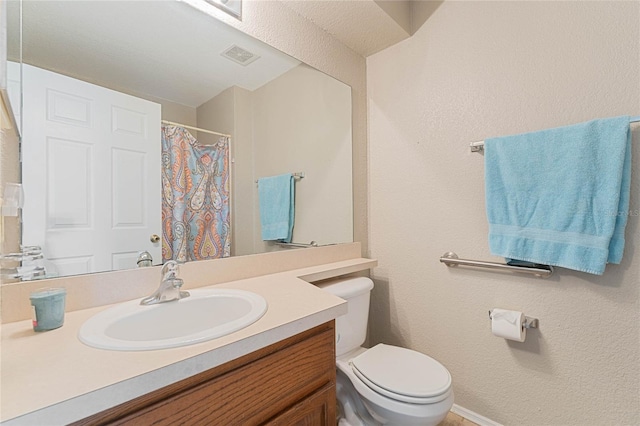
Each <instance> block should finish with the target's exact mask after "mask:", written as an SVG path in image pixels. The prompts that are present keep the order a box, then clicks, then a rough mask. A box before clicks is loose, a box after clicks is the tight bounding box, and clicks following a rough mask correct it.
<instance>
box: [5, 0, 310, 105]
mask: <svg viewBox="0 0 640 426" xmlns="http://www.w3.org/2000/svg"><path fill="white" fill-rule="evenodd" d="M10 3H11V2H10ZM23 8H24V9H23V60H24V62H25V63H29V64H32V65H37V66H39V67H41V68H45V69H49V70H51V71H55V72H59V73H62V74H65V75H69V76H71V77H75V78H79V79H82V80H85V81H90V82H91V83H95V84H99V85H102V86H105V87H110V88H112V89H116V90H121V91H125V92H129V93H136V94H140V95H143V94H148V95H153V96H156V97H159V98H162V99H167V100H170V101H173V102H177V103H179V104H182V105H186V106H190V107H198V106H199V105H201V104H202V103H204V102H206V101H208V100H209V99H211V98H212V97H214V96H216V95H217V94H218V93H220V92H222V91H223V90H225V89H226V88H228V87H230V86H233V85H237V86H240V87H243V88H245V89H248V90H255V89H257V88H258V87H260V86H262V85H264V84H265V83H267V82H268V81H271V80H272V79H274V78H275V77H277V76H279V75H281V74H283V73H284V72H286V71H288V70H289V69H291V68H293V67H295V66H297V65H298V64H300V62H299V61H297V60H296V59H294V58H292V57H290V56H288V55H285V54H284V53H282V52H280V51H278V50H276V49H273V48H271V47H270V46H268V45H266V44H264V43H262V42H260V41H258V40H255V39H253V38H252V37H250V36H247V35H245V34H244V33H242V32H240V31H238V30H236V29H234V28H231V27H229V26H228V25H226V24H224V23H222V22H220V21H218V20H216V19H214V18H212V17H210V16H207V15H206V14H204V13H202V12H200V11H198V10H196V9H194V8H193V7H191V6H189V5H188V4H186V3H183V2H168V1H153V2H149V1H126V2H118V1H33V0H25V2H24V6H23ZM233 45H237V46H239V47H241V48H243V49H245V50H248V51H250V52H252V53H254V54H256V55H258V56H259V59H257V60H256V61H255V62H253V63H251V64H249V65H247V66H242V65H239V64H237V63H235V62H232V61H230V60H229V59H227V58H224V57H223V56H221V53H222V52H224V51H225V50H227V49H228V48H229V47H231V46H233ZM88 76H90V77H88Z"/></svg>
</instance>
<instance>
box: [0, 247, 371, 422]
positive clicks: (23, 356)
mask: <svg viewBox="0 0 640 426" xmlns="http://www.w3.org/2000/svg"><path fill="white" fill-rule="evenodd" d="M359 249H360V245H359V244H358V243H353V244H348V245H340V246H337V247H324V248H317V249H305V250H295V251H292V252H291V253H289V254H288V257H289V259H287V260H286V261H285V262H284V263H288V264H290V265H294V266H297V265H304V264H307V265H308V266H304V267H297V268H296V269H290V270H286V266H282V267H281V268H280V269H285V270H282V271H279V272H275V273H269V274H264V275H263V274H260V275H257V276H255V277H251V278H245V279H239V280H235V281H229V282H222V283H218V284H215V285H214V286H213V287H219V288H229V289H239V290H245V291H251V292H254V293H257V294H259V295H261V296H262V297H264V298H265V299H266V300H267V303H268V310H267V312H266V313H265V315H264V316H263V317H262V318H261V319H259V320H258V321H257V322H255V323H253V324H251V325H250V326H248V327H246V328H244V329H242V330H239V331H237V332H234V333H231V334H229V335H226V336H223V337H220V338H217V339H213V340H210V341H207V342H203V343H198V344H195V345H191V346H183V347H177V348H170V349H162V350H151V351H111V350H102V349H95V348H92V347H89V346H87V345H84V344H83V343H81V342H80V341H79V340H78V337H77V334H78V330H79V328H80V326H81V325H82V324H83V323H84V322H85V321H86V320H87V319H89V318H90V317H92V316H93V315H95V314H96V313H98V312H100V311H102V310H104V309H107V308H108V307H109V306H95V307H89V308H84V309H79V310H75V311H67V314H66V317H65V324H64V325H63V326H62V327H61V328H59V329H56V330H52V331H48V332H43V333H35V332H34V331H32V328H31V321H30V320H21V321H15V322H10V323H5V324H3V327H2V349H1V350H2V385H1V386H2V406H1V409H2V414H1V415H2V423H3V424H6V425H25V424H150V423H154V424H156V423H159V424H175V423H176V421H177V420H178V419H181V420H183V421H184V420H188V423H190V424H194V423H196V424H197V423H204V424H265V423H268V424H283V425H289V424H296V423H298V422H302V423H303V424H331V423H333V419H335V345H334V325H333V322H334V319H335V318H336V317H338V316H340V315H342V314H344V313H346V304H345V302H344V301H343V300H342V299H339V298H337V297H335V296H332V295H330V294H328V293H326V292H324V291H322V290H320V289H319V288H317V287H316V286H314V285H313V284H311V283H312V282H316V281H320V280H323V279H327V278H332V277H336V276H340V275H345V274H351V273H357V272H362V271H366V270H368V269H369V268H372V267H374V266H375V265H376V261H374V260H370V259H363V258H360V257H359ZM305 253H306V254H305ZM256 256H258V257H263V258H264V259H265V260H269V259H276V258H280V257H283V256H282V254H276V253H270V254H262V255H256ZM293 258H296V259H293ZM314 258H315V260H314ZM292 259H293V260H292ZM225 260H226V259H225ZM225 260H218V261H216V262H215V263H214V265H215V266H211V265H207V262H206V261H205V262H194V263H189V264H186V265H183V268H185V272H184V275H185V276H186V277H189V276H192V275H194V274H196V275H199V276H202V275H203V273H204V274H207V273H206V272H204V271H207V270H208V275H209V276H210V277H211V276H212V275H214V274H213V272H214V271H215V268H221V269H220V273H221V275H224V274H225V271H224V268H223V266H224V263H225ZM229 260H230V261H232V262H238V261H243V262H249V263H247V265H249V264H253V265H256V262H255V260H256V258H255V257H253V259H251V257H242V258H234V259H229ZM325 261H326V262H325ZM266 263H267V264H269V262H266ZM221 265H222V266H221ZM189 267H191V268H189ZM269 267H271V268H273V267H275V266H273V264H272V265H271V266H269ZM193 268H197V269H198V271H193V270H191V269H193ZM208 268H212V269H208ZM153 269H154V272H157V271H155V269H157V268H153ZM234 269H235V265H234ZM263 269H264V267H263V268H261V267H257V270H256V273H257V274H259V273H260V272H262V270H263ZM132 272H133V271H132ZM110 275H114V273H112V274H110ZM88 277H93V278H95V277H96V275H90V276H87V277H85V279H87V278H88ZM73 278H74V277H68V278H61V279H60V280H61V281H65V282H67V283H69V285H68V287H67V289H68V291H69V296H71V297H70V299H72V298H73V296H72V294H73V292H74V290H75V289H74V284H75V283H74V282H73ZM75 279H76V280H80V279H81V277H75ZM210 279H211V280H212V281H215V278H210ZM55 281H56V280H52V281H50V283H54V282H55ZM194 281H196V280H194ZM201 282H206V277H204V278H202V281H201ZM59 284H60V283H59ZM191 284H194V285H197V284H199V283H198V282H197V281H196V282H195V283H191ZM154 285H157V282H156V280H154V282H153V283H151V286H154ZM189 285H190V280H189V279H188V278H186V279H185V287H186V288H187V289H189V288H193V287H189ZM21 286H22V287H24V286H25V284H24V283H23V284H21ZM202 287H208V286H206V285H205V286H202ZM16 294H17V293H14V294H12V293H11V287H9V286H5V287H4V288H3V301H5V300H6V297H19V296H17V295H16ZM70 301H71V302H72V303H71V304H72V305H73V303H75V302H73V301H72V300H70Z"/></svg>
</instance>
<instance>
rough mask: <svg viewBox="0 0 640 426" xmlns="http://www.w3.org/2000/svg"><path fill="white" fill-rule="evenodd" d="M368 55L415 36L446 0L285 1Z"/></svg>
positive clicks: (330, 32) (348, 44)
mask: <svg viewBox="0 0 640 426" xmlns="http://www.w3.org/2000/svg"><path fill="white" fill-rule="evenodd" d="M283 1H284V3H285V4H286V5H287V6H289V8H291V9H293V10H294V11H296V12H297V13H298V14H299V15H301V16H303V17H305V18H307V19H308V20H310V21H311V22H313V23H314V24H316V25H317V26H319V27H321V28H323V29H324V30H325V31H327V32H328V33H329V34H331V35H333V36H334V37H335V38H337V39H338V40H340V41H341V42H342V43H344V44H345V45H347V46H349V47H350V48H351V49H352V50H354V51H355V52H357V53H359V54H360V55H362V56H364V57H367V56H369V55H372V54H374V53H376V52H379V51H381V50H383V49H385V48H387V47H389V46H392V45H394V44H396V43H398V42H400V41H402V40H404V39H406V38H409V37H410V36H411V35H413V34H414V33H415V32H416V31H417V30H418V29H419V28H420V27H421V26H422V24H423V23H424V22H425V21H426V20H427V19H428V18H429V16H431V14H432V13H433V12H434V11H435V10H436V9H437V8H438V6H440V4H442V2H443V1H442V0H283Z"/></svg>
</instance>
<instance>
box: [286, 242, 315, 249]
mask: <svg viewBox="0 0 640 426" xmlns="http://www.w3.org/2000/svg"><path fill="white" fill-rule="evenodd" d="M276 244H277V245H279V246H281V247H288V248H309V247H318V243H316V242H315V241H311V242H310V243H309V244H304V243H280V242H276Z"/></svg>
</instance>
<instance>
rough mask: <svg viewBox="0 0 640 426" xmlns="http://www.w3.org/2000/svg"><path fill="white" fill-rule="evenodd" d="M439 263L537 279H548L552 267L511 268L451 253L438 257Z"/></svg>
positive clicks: (510, 266)
mask: <svg viewBox="0 0 640 426" xmlns="http://www.w3.org/2000/svg"><path fill="white" fill-rule="evenodd" d="M440 262H442V263H444V264H445V265H447V266H449V267H453V266H471V267H476V268H491V269H498V270H502V271H505V272H517V273H522V274H530V275H534V276H536V277H538V278H549V277H550V276H551V274H553V266H547V267H546V268H549V269H546V268H533V267H529V266H512V265H507V264H505V263H496V262H484V261H480V260H469V259H459V258H458V255H457V254H455V253H453V252H450V251H449V252H446V253H445V254H443V255H442V256H441V257H440Z"/></svg>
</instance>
